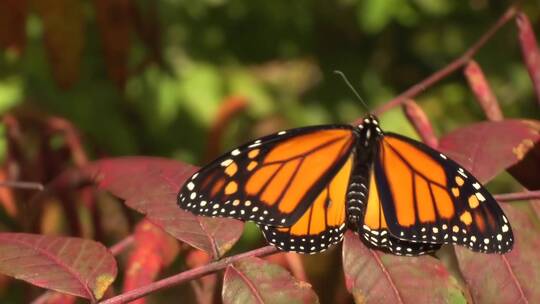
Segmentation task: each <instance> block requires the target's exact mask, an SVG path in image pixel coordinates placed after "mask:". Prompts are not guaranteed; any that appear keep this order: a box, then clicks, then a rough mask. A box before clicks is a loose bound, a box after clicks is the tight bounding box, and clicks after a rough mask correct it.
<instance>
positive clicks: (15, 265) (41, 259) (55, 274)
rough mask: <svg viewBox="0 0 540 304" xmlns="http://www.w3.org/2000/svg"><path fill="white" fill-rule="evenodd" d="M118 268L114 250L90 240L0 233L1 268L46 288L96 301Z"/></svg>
mask: <svg viewBox="0 0 540 304" xmlns="http://www.w3.org/2000/svg"><path fill="white" fill-rule="evenodd" d="M116 271H117V270H116V261H115V260H114V257H113V256H112V254H111V253H110V252H109V251H108V250H107V248H105V247H104V246H103V245H102V244H100V243H97V242H94V241H91V240H85V239H79V238H71V237H56V236H45V235H37V234H26V233H0V272H2V273H4V274H7V275H9V276H12V277H15V278H17V279H20V280H24V281H27V282H29V283H31V284H34V285H37V286H40V287H43V288H48V289H53V290H56V291H59V292H63V293H68V294H71V295H75V296H79V297H83V298H87V299H90V300H93V301H95V300H97V299H100V298H101V297H102V296H103V293H104V292H105V291H106V290H107V288H109V286H110V284H111V283H112V282H113V281H114V279H115V278H116Z"/></svg>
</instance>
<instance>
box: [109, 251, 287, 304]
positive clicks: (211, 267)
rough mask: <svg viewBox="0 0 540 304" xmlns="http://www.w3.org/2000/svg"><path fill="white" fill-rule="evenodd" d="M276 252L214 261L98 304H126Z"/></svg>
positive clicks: (253, 252) (248, 254)
mask: <svg viewBox="0 0 540 304" xmlns="http://www.w3.org/2000/svg"><path fill="white" fill-rule="evenodd" d="M276 252H278V249H277V248H275V247H274V246H266V247H262V248H259V249H255V250H251V251H248V252H245V253H241V254H237V255H235V256H231V257H228V258H224V259H222V260H219V261H215V262H212V263H209V264H206V265H204V266H201V267H197V268H194V269H191V270H188V271H184V272H181V273H179V274H176V275H173V276H170V277H168V278H165V279H162V280H159V281H156V282H154V283H152V284H148V285H146V286H142V287H140V288H136V289H133V290H130V291H128V292H125V293H123V294H121V295H118V296H115V297H112V298H109V299H107V300H104V301H102V302H100V304H117V303H126V302H129V301H133V300H135V299H139V298H141V297H144V296H145V295H147V294H150V293H152V292H154V291H156V290H160V289H164V288H168V287H172V286H175V285H178V284H181V283H184V282H186V281H189V280H193V279H196V278H200V277H202V276H205V275H207V274H210V273H213V272H216V271H218V270H221V269H224V268H225V267H227V265H229V264H231V263H234V262H236V261H239V260H242V259H245V258H247V257H261V256H266V255H270V254H274V253H276Z"/></svg>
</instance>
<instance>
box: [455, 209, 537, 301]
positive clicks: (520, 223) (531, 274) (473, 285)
mask: <svg viewBox="0 0 540 304" xmlns="http://www.w3.org/2000/svg"><path fill="white" fill-rule="evenodd" d="M502 207H503V209H504V212H505V214H506V215H507V216H508V220H509V221H510V223H511V224H512V229H513V231H514V236H515V238H516V239H515V243H514V249H513V250H512V251H511V252H510V253H508V254H505V255H498V254H481V253H473V252H471V251H470V250H467V249H465V248H459V247H456V254H457V257H458V261H459V267H460V269H461V272H462V273H463V276H464V277H465V280H466V281H467V284H468V285H469V286H470V289H471V294H472V297H473V298H474V302H475V303H540V289H538V285H539V284H540V255H539V254H538V248H540V236H539V234H538V225H537V223H535V222H534V221H533V219H532V218H531V216H530V214H531V211H532V210H530V208H529V206H528V205H526V204H525V205H522V206H517V205H514V204H503V205H502Z"/></svg>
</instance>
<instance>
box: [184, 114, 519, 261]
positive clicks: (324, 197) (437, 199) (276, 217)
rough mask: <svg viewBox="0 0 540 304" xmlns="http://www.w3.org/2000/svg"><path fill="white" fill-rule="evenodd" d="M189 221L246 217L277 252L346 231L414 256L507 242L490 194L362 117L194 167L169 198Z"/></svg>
mask: <svg viewBox="0 0 540 304" xmlns="http://www.w3.org/2000/svg"><path fill="white" fill-rule="evenodd" d="M178 204H179V205H180V207H181V208H183V209H185V210H188V211H191V212H193V213H194V214H197V215H205V216H222V217H232V218H236V219H240V220H244V221H253V222H255V223H257V224H258V225H259V226H260V227H261V228H262V232H263V235H264V236H265V238H266V239H267V241H268V242H269V243H271V244H273V245H275V246H276V247H278V248H279V249H281V250H285V251H296V252H300V253H315V252H320V251H324V250H326V249H327V248H328V247H330V246H332V245H334V244H337V243H339V242H340V241H341V240H342V238H343V234H344V232H345V231H346V230H347V229H351V230H353V231H355V232H356V233H358V234H359V235H360V238H361V239H362V240H363V241H364V242H365V243H366V244H368V245H369V246H371V247H373V248H376V249H380V250H383V251H387V252H390V253H393V254H397V255H421V254H425V253H428V252H432V251H435V250H437V249H439V248H440V247H441V245H442V244H446V243H453V244H458V245H463V246H466V247H468V248H470V249H472V250H474V251H479V252H490V253H491V252H496V253H504V252H507V251H509V250H510V249H511V248H512V245H513V235H512V232H511V229H510V225H509V223H508V220H507V218H506V217H505V216H504V214H503V212H502V210H501V209H500V207H499V206H498V205H497V203H496V202H495V200H494V199H493V197H492V196H491V194H489V192H487V190H485V189H484V188H483V187H482V186H481V185H480V183H479V182H478V181H477V180H476V179H475V178H474V177H473V176H472V175H471V174H470V173H468V172H467V171H465V170H464V169H463V168H461V167H460V166H459V165H458V164H456V163H455V162H453V161H452V160H450V159H448V158H447V157H446V156H445V155H443V154H442V153H439V152H438V151H436V150H434V149H432V148H430V147H428V146H426V145H424V144H422V143H420V142H417V141H414V140H412V139H409V138H407V137H404V136H401V135H398V134H393V133H384V132H383V131H382V130H381V128H380V126H379V122H378V120H377V118H376V117H375V116H373V115H368V116H366V117H365V119H364V120H363V122H362V124H360V125H358V126H350V125H325V126H313V127H305V128H298V129H292V130H287V131H282V132H279V133H276V134H273V135H269V136H265V137H262V138H260V139H257V140H255V141H253V142H251V143H248V144H245V145H243V146H240V147H239V148H237V149H234V150H232V151H231V152H229V153H226V154H224V155H223V156H221V157H219V158H218V159H216V160H215V161H213V162H212V163H210V164H209V165H207V166H205V167H203V168H202V169H201V170H200V171H199V172H198V173H196V174H194V175H193V176H192V178H190V179H189V180H188V181H187V182H186V184H185V185H184V187H183V188H182V189H181V190H180V192H179V195H178Z"/></svg>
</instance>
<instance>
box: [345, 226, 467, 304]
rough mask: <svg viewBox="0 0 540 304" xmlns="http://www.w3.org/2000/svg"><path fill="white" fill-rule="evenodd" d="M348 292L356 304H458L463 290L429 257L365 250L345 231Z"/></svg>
mask: <svg viewBox="0 0 540 304" xmlns="http://www.w3.org/2000/svg"><path fill="white" fill-rule="evenodd" d="M343 269H344V271H345V281H346V283H347V289H348V290H349V291H350V292H351V293H352V294H353V296H354V298H355V302H356V303H414V304H420V303H450V302H452V303H454V302H456V303H459V302H465V301H466V300H465V298H464V295H463V290H462V289H461V287H460V286H459V285H458V284H457V282H456V280H455V279H454V278H453V277H452V276H450V274H449V273H448V271H447V270H446V268H445V267H444V265H443V264H442V263H441V262H440V261H439V260H437V259H435V258H433V257H430V256H421V257H399V256H395V255H391V254H382V253H380V252H378V251H375V250H371V249H369V248H367V247H366V246H365V245H364V244H363V243H362V242H361V241H360V239H359V237H358V235H356V234H353V233H352V232H347V234H346V235H345V240H344V242H343Z"/></svg>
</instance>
